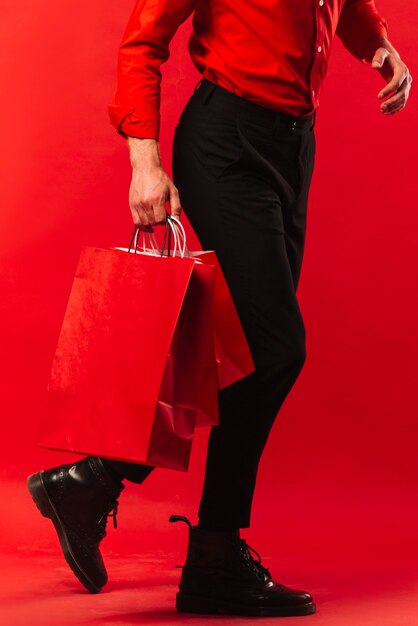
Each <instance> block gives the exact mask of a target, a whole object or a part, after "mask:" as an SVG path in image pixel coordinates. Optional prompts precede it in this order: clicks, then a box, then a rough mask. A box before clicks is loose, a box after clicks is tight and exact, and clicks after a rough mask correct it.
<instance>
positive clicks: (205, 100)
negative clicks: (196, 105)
mask: <svg viewBox="0 0 418 626" xmlns="http://www.w3.org/2000/svg"><path fill="white" fill-rule="evenodd" d="M206 85H207V93H206V94H205V95H204V96H203V100H202V102H203V104H207V103H208V102H209V99H210V98H211V96H212V94H213V92H214V91H215V89H217V87H218V85H216V84H215V83H212V82H210V81H208V80H207V79H206Z"/></svg>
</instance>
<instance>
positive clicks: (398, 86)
mask: <svg viewBox="0 0 418 626" xmlns="http://www.w3.org/2000/svg"><path fill="white" fill-rule="evenodd" d="M371 66H372V67H373V68H374V69H376V70H377V71H378V72H379V73H380V74H381V75H382V76H383V78H384V79H385V81H386V82H387V85H386V87H384V88H383V89H382V90H381V91H380V92H379V94H378V96H377V97H378V98H379V100H383V99H384V98H386V100H385V101H384V102H383V103H382V104H381V105H380V110H381V111H382V113H384V114H385V115H393V114H394V113H398V111H401V110H402V109H403V108H404V107H405V105H406V102H407V100H408V96H409V92H410V89H411V83H412V78H411V75H410V73H409V70H408V68H407V66H406V65H405V63H404V62H403V61H402V59H401V57H400V56H399V54H398V53H397V51H396V50H395V48H394V47H393V46H392V45H391V44H390V43H389V41H387V40H385V41H384V43H383V47H380V48H378V49H377V50H376V52H375V53H374V55H373V58H371Z"/></svg>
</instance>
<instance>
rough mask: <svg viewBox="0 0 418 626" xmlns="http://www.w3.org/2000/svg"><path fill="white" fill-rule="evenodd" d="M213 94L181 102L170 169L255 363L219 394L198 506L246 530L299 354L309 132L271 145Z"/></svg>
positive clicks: (207, 517)
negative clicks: (269, 440) (232, 304)
mask: <svg viewBox="0 0 418 626" xmlns="http://www.w3.org/2000/svg"><path fill="white" fill-rule="evenodd" d="M216 93H217V92H216ZM216 93H215V96H213V97H210V94H209V96H206V101H205V95H204V94H202V95H201V94H199V91H197V92H196V94H195V95H194V97H192V100H191V102H189V104H188V105H187V107H186V110H185V113H184V115H183V119H182V120H181V122H180V124H179V126H178V127H177V129H176V136H175V141H174V153H173V175H174V182H175V184H176V185H177V187H178V188H179V190H180V195H181V201H182V206H183V208H184V211H185V214H186V216H187V218H188V219H189V221H190V223H191V225H192V227H193V229H194V231H195V232H196V234H197V236H198V238H199V240H200V242H201V245H202V247H203V248H205V249H214V250H215V251H216V253H217V256H218V258H219V262H220V264H221V267H222V269H223V271H224V274H225V277H226V280H227V282H228V285H229V288H230V291H231V294H232V296H233V299H234V302H235V305H236V307H237V311H238V313H239V316H240V319H241V322H242V325H243V328H244V331H245V333H246V336H247V340H248V343H249V346H250V349H251V352H252V355H253V358H254V363H255V365H256V371H255V372H253V373H252V374H251V375H250V376H248V377H246V378H245V379H241V380H240V381H238V382H237V383H235V384H234V385H231V386H229V387H227V388H226V389H223V390H222V391H220V392H219V411H220V425H219V426H215V427H213V428H212V431H211V435H210V439H209V448H208V457H207V466H206V475H205V484H204V489H203V495H202V501H201V506H200V509H199V518H200V521H201V522H202V523H203V524H204V525H205V526H210V527H215V526H220V527H222V528H224V527H232V528H233V527H241V528H243V527H248V526H249V521H250V509H251V502H252V497H253V492H254V487H255V481H256V473H257V467H258V462H259V460H260V457H261V454H262V451H263V449H264V446H265V443H266V441H267V438H268V434H269V432H270V429H271V426H272V424H273V422H274V419H275V417H276V415H277V412H278V411H279V409H280V406H281V405H282V403H283V401H284V399H285V397H286V396H287V394H288V393H289V391H290V389H291V387H292V385H293V384H294V382H295V380H296V378H297V376H298V374H299V372H300V370H301V368H302V366H303V363H304V359H305V331H304V324H303V320H302V316H301V313H300V310H299V306H298V303H297V299H296V284H297V279H298V276H299V272H300V266H301V258H302V251H303V241H304V234H305V212H306V199H307V188H308V187H309V181H310V176H311V172H312V161H313V133H310V134H304V135H297V134H294V135H291V134H283V133H282V134H280V133H278V134H277V136H276V137H275V138H273V141H272V137H271V132H270V130H269V131H268V132H267V131H265V130H264V129H263V128H260V127H255V126H252V125H251V123H249V122H248V121H244V122H243V121H241V120H239V121H238V120H237V119H236V116H234V114H232V115H229V114H228V115H225V114H224V112H223V109H222V105H221V104H220V103H219V100H218V101H216ZM198 95H199V96H200V97H199V98H198V97H197V96H198ZM283 164H284V165H283ZM292 211H293V212H292ZM286 225H288V226H289V233H286Z"/></svg>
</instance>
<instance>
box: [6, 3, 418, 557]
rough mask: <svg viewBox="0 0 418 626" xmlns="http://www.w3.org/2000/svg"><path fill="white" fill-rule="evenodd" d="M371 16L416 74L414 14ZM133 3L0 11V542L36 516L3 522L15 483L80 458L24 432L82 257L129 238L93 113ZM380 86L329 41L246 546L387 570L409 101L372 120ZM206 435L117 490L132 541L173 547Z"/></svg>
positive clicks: (172, 64)
mask: <svg viewBox="0 0 418 626" xmlns="http://www.w3.org/2000/svg"><path fill="white" fill-rule="evenodd" d="M377 4H378V7H379V9H380V11H381V13H382V14H383V15H384V16H385V17H386V19H387V20H388V23H389V29H390V31H389V32H390V38H391V40H392V42H393V44H394V45H395V46H396V47H398V49H399V50H400V51H401V52H402V55H403V56H404V58H405V61H406V62H407V63H408V64H409V66H410V70H411V72H412V74H413V75H417V74H418V72H417V68H418V54H417V49H416V45H415V43H416V37H415V34H416V28H415V24H416V19H417V17H418V10H417V9H416V8H411V3H410V2H407V0H398V2H396V3H393V2H390V1H389V0H379V1H378V3H377ZM131 6H132V0H123V1H122V2H119V3H116V4H115V3H106V2H98V1H94V2H93V1H92V2H88V3H86V2H82V1H81V0H75V1H74V2H72V3H64V4H62V3H51V2H47V0H39V1H38V2H36V3H32V2H29V1H28V0H23V1H22V2H19V3H18V4H16V3H14V2H11V1H10V0H3V2H1V7H2V9H1V10H2V19H1V21H0V34H1V37H0V40H1V42H2V46H3V54H2V56H1V59H2V60H1V76H2V85H3V89H2V97H1V100H0V107H1V115H0V136H1V146H2V149H1V152H0V159H1V183H0V184H1V187H0V194H1V195H0V202H1V226H0V257H1V261H0V280H1V300H0V335H1V339H0V341H1V376H0V385H1V396H0V397H1V403H2V404H1V412H2V416H3V419H2V434H1V442H2V446H1V463H0V472H1V476H2V478H3V479H4V482H3V484H4V485H5V486H4V489H5V490H7V496H8V499H6V500H7V512H8V513H7V516H6V515H2V516H0V530H1V532H0V538H1V540H0V541H1V542H2V545H3V548H4V549H7V548H8V547H9V546H13V545H15V543H16V541H17V540H18V541H19V542H20V543H21V544H22V542H23V544H24V545H28V546H29V545H33V541H34V537H33V524H35V523H36V522H35V521H34V520H35V512H33V517H31V515H30V514H29V517H26V516H19V517H17V518H16V519H14V520H13V523H12V524H11V519H10V504H12V505H16V506H17V505H18V504H19V502H18V500H19V498H22V499H24V498H25V497H26V494H25V495H23V490H22V492H20V491H16V489H15V488H14V485H15V482H16V481H17V483H19V484H22V482H23V481H24V479H25V477H26V475H27V474H28V473H30V472H32V471H37V470H38V469H41V468H43V467H48V466H52V465H56V464H58V463H60V462H61V461H68V460H70V459H74V458H76V457H75V456H74V455H69V454H62V453H59V452H53V451H45V450H41V449H38V448H36V447H35V446H34V434H35V431H36V427H37V421H38V419H39V417H40V415H41V414H42V410H43V409H42V407H43V402H44V397H45V396H44V394H45V387H46V383H47V379H48V374H49V368H50V365H51V361H52V356H53V353H54V349H55V345H56V341H57V337H58V333H59V329H60V324H61V320H62V316H63V313H64V310H65V306H66V301H67V298H68V294H69V289H70V287H71V282H72V277H73V273H74V270H75V266H76V263H77V260H78V255H79V250H80V246H81V245H84V244H87V245H90V244H92V245H98V246H112V245H125V244H126V242H127V241H128V237H129V235H130V231H131V218H130V213H129V209H128V187H129V182H130V165H129V160H128V151H127V146H126V144H125V141H124V140H123V139H122V138H121V137H119V136H118V135H117V134H116V132H115V130H114V129H113V128H112V127H111V126H110V123H109V120H108V116H107V103H108V102H109V101H110V99H111V97H112V93H113V89H114V84H115V77H116V56H117V48H118V44H119V41H120V39H121V36H122V31H123V29H124V26H125V23H126V20H127V18H128V15H129V12H130V10H131ZM411 13H413V14H411ZM189 29H190V24H189V23H186V24H185V25H184V26H182V28H181V29H180V30H179V32H178V33H177V35H176V37H175V39H174V41H173V43H172V46H171V50H172V54H171V58H170V60H169V61H168V62H167V63H166V64H165V65H164V66H163V69H164V71H163V75H164V77H163V87H162V102H163V105H162V135H161V152H162V158H163V162H164V164H165V166H166V168H167V169H168V170H170V153H171V141H172V136H173V129H174V125H175V123H176V121H177V118H178V115H179V113H180V111H181V109H182V107H183V105H184V104H185V102H186V100H187V99H188V97H189V96H190V94H191V92H192V89H193V87H194V85H195V84H196V82H197V80H198V78H199V75H198V74H197V72H196V70H195V69H194V68H193V66H192V64H191V61H190V59H189V57H188V53H187V50H186V43H187V38H188V33H189ZM380 87H381V78H380V76H379V75H378V74H376V73H375V72H374V71H373V70H371V69H370V68H368V67H365V66H362V64H360V63H359V62H358V61H357V60H355V59H354V58H352V57H351V56H350V55H349V53H348V52H347V51H346V50H344V49H343V47H342V46H341V44H340V42H339V41H338V40H336V41H335V45H334V51H333V57H332V62H331V65H330V68H329V74H328V78H327V81H326V84H325V87H324V90H323V94H322V104H321V107H320V109H319V111H318V117H317V126H316V132H317V140H318V151H317V160H316V168H315V174H314V180H313V184H312V190H311V196H310V207H309V223H308V235H307V244H306V254H305V260H304V267H303V271H302V277H301V283H300V288H299V298H300V303H301V307H302V310H303V314H304V318H305V322H306V326H307V336H308V359H307V362H306V365H305V368H304V370H303V372H302V374H301V376H300V378H299V380H298V381H297V383H296V385H295V387H294V389H293V391H292V393H291V395H290V396H289V397H288V399H287V401H286V404H285V406H284V407H283V409H282V411H281V413H280V416H279V418H278V420H277V422H276V424H275V426H274V429H273V432H272V435H271V439H270V440H269V443H268V446H267V449H266V452H265V455H264V457H263V460H262V464H261V468H260V474H259V480H258V489H257V493H256V498H255V502H254V513H253V527H252V530H251V531H250V532H252V533H256V534H257V535H258V537H259V544H258V545H259V546H260V545H261V548H260V549H261V550H262V549H263V546H264V547H266V546H267V544H268V545H269V546H271V545H272V544H277V545H278V546H279V547H280V546H283V545H284V544H285V543H286V541H287V538H289V537H293V538H294V539H295V538H296V537H297V541H293V542H292V550H293V551H296V552H297V551H298V550H299V549H300V551H303V552H304V554H305V555H306V554H308V555H312V558H317V557H318V555H320V556H321V558H323V559H326V558H328V557H329V558H331V559H335V557H336V555H338V560H339V563H341V562H342V560H343V559H344V558H345V559H356V558H358V555H359V554H360V553H363V554H364V553H366V554H367V555H372V556H373V557H374V558H378V557H379V555H380V556H381V555H382V542H384V549H385V552H384V553H385V558H386V559H387V558H389V559H393V560H396V559H398V558H401V557H399V554H400V550H401V553H402V554H403V556H402V558H409V556H410V557H411V558H414V554H415V557H416V549H417V547H418V546H417V543H416V538H415V534H414V532H413V531H414V529H415V528H416V524H417V522H418V511H417V508H416V507H417V505H416V498H415V495H414V494H415V493H416V489H417V487H418V466H417V456H416V450H417V443H418V395H417V394H418V392H417V366H418V330H417V321H418V296H417V284H418V263H417V260H418V254H417V243H416V242H417V229H418V214H417V202H416V195H417V191H416V190H417V177H416V158H417V139H418V136H417V117H416V115H417V104H416V102H417V101H416V96H415V94H414V89H412V94H411V99H410V102H409V105H408V107H407V109H406V110H405V111H403V112H401V113H400V114H398V115H396V116H391V117H385V116H383V115H382V114H381V113H380V112H379V107H378V101H377V92H378V90H379V88H380ZM182 220H183V223H184V224H186V226H187V228H188V234H189V247H190V248H195V247H196V246H198V245H199V244H198V242H197V240H196V238H195V236H194V234H193V233H192V231H191V229H190V227H189V226H188V224H187V218H186V216H185V215H183V217H182ZM206 437H207V431H201V432H199V436H198V439H197V442H196V445H195V447H194V450H193V456H192V462H191V468H190V472H189V473H187V474H184V473H180V472H174V471H162V470H160V471H159V472H155V473H154V474H153V475H152V476H151V477H150V478H149V480H148V481H147V483H146V484H144V486H143V487H141V488H137V487H132V489H131V490H130V495H129V496H127V497H130V498H131V502H133V501H135V502H136V500H137V505H138V509H135V507H132V512H131V513H129V514H128V513H125V521H124V525H125V526H126V527H128V526H129V527H132V529H133V530H135V529H136V528H137V529H138V539H132V541H133V542H134V543H135V541H137V542H138V545H140V544H141V543H142V540H143V539H142V538H143V533H144V532H147V531H148V530H149V531H150V536H151V530H152V528H153V527H155V528H156V529H157V533H158V532H159V533H160V534H159V536H158V545H159V546H161V545H164V541H169V540H170V539H169V537H171V538H172V535H170V532H171V529H169V528H168V524H166V518H167V516H168V514H170V513H171V512H179V513H186V514H190V515H191V516H192V517H193V518H194V519H196V518H195V512H196V507H197V504H198V498H199V493H200V488H201V483H202V475H203V469H204V453H205V443H206ZM19 494H21V495H19ZM6 500H5V499H3V505H5V504H6ZM149 503H152V506H148V504H149ZM28 506H29V505H28ZM147 506H148V508H147ZM144 510H146V511H147V513H146V516H144V520H145V517H146V521H143V523H142V525H140V524H139V521H138V517H139V515H138V511H144ZM31 513H32V509H31ZM122 515H123V513H122ZM12 518H13V516H12ZM272 529H274V531H275V532H274V533H272V534H270V535H269V534H268V533H265V532H264V531H270V530H272ZM37 532H38V535H37V536H38V538H39V537H40V539H39V541H48V540H49V539H48V538H49V536H50V532H49V528H48V529H47V528H46V526H44V525H41V523H40V524H39V528H37ZM26 533H28V535H27V536H25V534H26ZM43 533H44V534H43ZM141 533H142V534H141ZM134 536H136V535H133V537H134ZM122 537H123V533H119V534H116V533H114V534H113V536H112V537H111V538H110V541H113V542H114V543H113V545H115V546H119V547H121V546H122V544H123V541H124V540H123V538H122ZM25 542H26V543H25ZM155 545H157V544H155ZM366 560H367V559H366Z"/></svg>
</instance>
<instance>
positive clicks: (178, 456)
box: [37, 247, 216, 469]
mask: <svg viewBox="0 0 418 626" xmlns="http://www.w3.org/2000/svg"><path fill="white" fill-rule="evenodd" d="M196 268H198V269H197V270H196V271H195V269H196ZM215 274H216V269H215V267H214V266H209V265H204V264H202V263H199V260H198V259H194V258H192V257H190V256H188V257H178V256H177V257H176V256H173V257H169V256H158V255H152V254H141V253H139V254H128V253H127V252H123V251H121V250H116V249H107V250H104V249H100V248H87V247H85V248H83V250H82V253H81V256H80V261H79V265H78V268H77V272H76V276H75V279H74V283H73V287H72V290H71V294H70V298H69V302H68V306H67V310H66V314H65V318H64V322H63V325H62V329H61V333H60V337H59V341H58V346H57V350H56V354H55V357H54V361H53V365H52V371H51V377H50V382H49V385H48V402H47V407H46V411H45V415H44V418H43V420H42V421H41V424H40V428H39V433H38V439H37V443H38V445H40V446H42V447H48V448H54V449H60V450H70V451H74V452H79V453H81V454H94V455H97V456H103V457H109V458H113V459H119V460H125V461H132V462H138V463H147V464H150V465H158V466H161V467H171V468H175V469H187V466H188V461H189V454H190V447H191V441H192V436H193V430H194V426H195V420H196V411H197V408H196V404H197V397H198V390H200V387H199V384H198V382H199V380H201V375H202V370H203V367H204V361H205V358H206V355H207V341H208V337H209V336H210V331H209V328H210V324H211V314H212V307H211V301H212V297H213V287H214V281H215ZM188 334H189V337H188ZM172 342H174V343H173V345H172ZM205 342H206V343H205ZM176 346H177V352H178V351H179V350H180V352H181V354H183V355H184V354H185V353H186V352H187V353H188V358H187V359H186V360H185V361H182V371H183V376H184V378H185V379H186V377H187V380H188V385H187V386H186V385H181V386H179V387H176V386H171V391H170V385H169V384H168V381H169V367H170V364H169V360H168V359H167V357H168V355H169V354H170V347H171V354H172V355H174V356H173V359H174V361H173V362H174V363H175V362H177V360H178V354H177V353H176ZM179 347H180V348H179ZM182 358H184V357H182ZM163 382H164V383H165V385H163V386H162V383H163ZM160 394H161V397H160ZM177 396H178V397H177Z"/></svg>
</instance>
